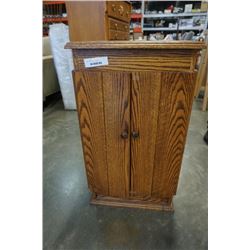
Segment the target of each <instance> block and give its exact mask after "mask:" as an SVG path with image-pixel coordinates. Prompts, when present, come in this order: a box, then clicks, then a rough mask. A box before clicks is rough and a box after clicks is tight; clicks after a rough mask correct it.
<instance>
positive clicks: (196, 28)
mask: <svg viewBox="0 0 250 250" xmlns="http://www.w3.org/2000/svg"><path fill="white" fill-rule="evenodd" d="M203 29H204V26H203V25H202V26H197V27H179V30H203ZM143 30H144V31H161V30H162V31H175V30H177V28H168V27H157V28H156V27H153V28H143Z"/></svg>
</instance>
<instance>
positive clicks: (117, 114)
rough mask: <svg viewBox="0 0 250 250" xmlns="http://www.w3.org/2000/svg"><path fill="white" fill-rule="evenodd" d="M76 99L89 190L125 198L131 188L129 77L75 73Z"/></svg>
mask: <svg viewBox="0 0 250 250" xmlns="http://www.w3.org/2000/svg"><path fill="white" fill-rule="evenodd" d="M74 84H75V92H76V101H77V108H78V115H79V122H80V130H81V137H82V143H83V151H84V160H85V166H86V174H87V179H88V184H89V187H90V189H91V190H92V191H93V192H95V193H96V194H98V195H107V196H114V197H116V196H117V197H125V196H127V194H128V190H129V151H130V149H129V145H130V140H129V138H128V139H126V140H125V139H122V138H121V133H122V131H124V130H125V129H127V130H128V132H129V127H130V126H129V117H130V113H129V107H130V106H129V96H130V94H129V91H130V76H129V75H128V74H124V73H119V72H115V73H109V72H103V73H102V72H98V71H95V72H89V71H83V72H79V71H77V72H74Z"/></svg>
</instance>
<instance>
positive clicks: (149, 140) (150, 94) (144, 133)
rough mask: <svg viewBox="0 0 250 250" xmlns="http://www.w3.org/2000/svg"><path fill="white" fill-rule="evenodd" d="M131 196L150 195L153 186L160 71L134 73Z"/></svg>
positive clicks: (146, 196) (144, 196)
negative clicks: (134, 134) (135, 136)
mask: <svg viewBox="0 0 250 250" xmlns="http://www.w3.org/2000/svg"><path fill="white" fill-rule="evenodd" d="M131 88H132V90H131V133H132V132H133V131H135V132H139V137H138V138H135V139H133V137H131V196H133V197H140V198H144V199H146V198H149V197H150V195H151V188H152V176H153V169H154V155H155V143H156V134H157V120H158V109H159V108H158V107H159V98H160V90H161V73H155V72H135V73H132V87H131Z"/></svg>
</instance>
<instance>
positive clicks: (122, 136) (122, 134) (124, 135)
mask: <svg viewBox="0 0 250 250" xmlns="http://www.w3.org/2000/svg"><path fill="white" fill-rule="evenodd" d="M121 138H122V139H127V138H128V132H127V131H123V132H122V133H121Z"/></svg>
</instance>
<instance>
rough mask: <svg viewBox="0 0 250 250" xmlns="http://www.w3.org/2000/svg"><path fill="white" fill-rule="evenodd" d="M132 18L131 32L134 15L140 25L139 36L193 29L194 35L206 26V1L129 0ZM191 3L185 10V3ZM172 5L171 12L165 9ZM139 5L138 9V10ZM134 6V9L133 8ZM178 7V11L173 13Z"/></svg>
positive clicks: (180, 32) (177, 32) (132, 30)
mask: <svg viewBox="0 0 250 250" xmlns="http://www.w3.org/2000/svg"><path fill="white" fill-rule="evenodd" d="M131 3H132V18H131V27H130V28H131V29H130V32H131V34H133V33H134V28H133V23H134V19H136V17H137V18H138V19H136V22H137V26H140V27H141V36H144V35H147V36H149V35H150V34H153V33H159V32H160V33H162V34H163V35H164V36H165V35H166V34H173V33H174V34H176V36H177V37H178V34H182V33H184V32H188V31H193V32H194V34H195V35H197V34H199V33H201V32H203V31H204V30H206V29H207V27H208V13H207V1H196V0H193V1H146V0H142V1H131ZM187 4H192V8H191V9H190V11H189V12H185V5H187ZM171 5H173V8H172V11H171V13H165V12H166V9H168V7H170V6H171ZM138 6H140V8H141V9H140V10H138ZM134 7H135V9H133V8H134ZM174 8H175V10H177V8H179V11H180V13H173V11H174Z"/></svg>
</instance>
